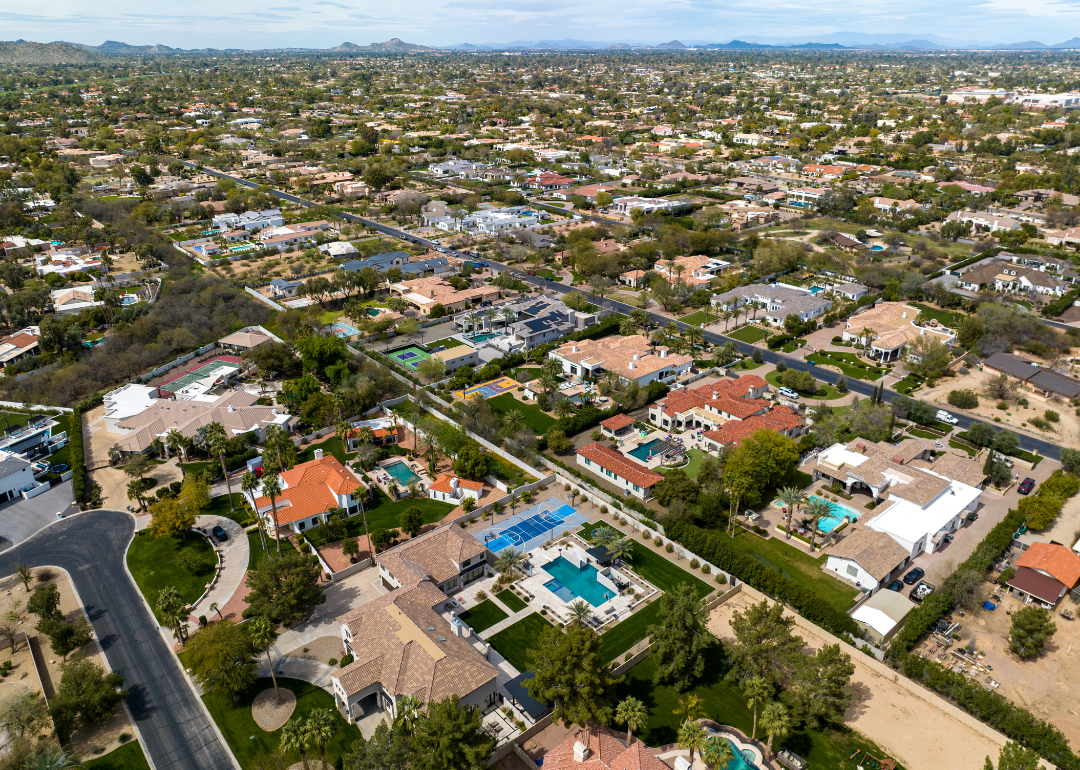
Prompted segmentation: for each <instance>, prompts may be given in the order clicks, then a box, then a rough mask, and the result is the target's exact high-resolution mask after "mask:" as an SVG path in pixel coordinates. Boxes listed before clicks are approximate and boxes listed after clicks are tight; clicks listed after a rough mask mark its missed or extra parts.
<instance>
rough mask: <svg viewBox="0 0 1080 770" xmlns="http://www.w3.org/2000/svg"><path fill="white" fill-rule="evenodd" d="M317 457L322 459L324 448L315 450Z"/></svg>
mask: <svg viewBox="0 0 1080 770" xmlns="http://www.w3.org/2000/svg"><path fill="white" fill-rule="evenodd" d="M315 459H316V460H321V459H322V450H321V449H316V450H315Z"/></svg>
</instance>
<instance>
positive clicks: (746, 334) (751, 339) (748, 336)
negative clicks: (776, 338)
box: [725, 326, 770, 345]
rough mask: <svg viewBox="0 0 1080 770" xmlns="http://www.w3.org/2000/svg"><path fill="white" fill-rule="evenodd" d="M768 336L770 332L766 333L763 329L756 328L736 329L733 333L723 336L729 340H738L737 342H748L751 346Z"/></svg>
mask: <svg viewBox="0 0 1080 770" xmlns="http://www.w3.org/2000/svg"><path fill="white" fill-rule="evenodd" d="M769 334H770V332H767V331H765V330H764V329H759V328H758V327H756V326H744V327H742V328H741V329H736V330H735V331H733V332H728V333H727V334H726V335H725V336H727V337H731V339H733V340H738V341H739V342H748V343H750V344H751V345H753V344H754V343H755V342H760V341H761V340H763V339H765V338H766V337H768V336H769Z"/></svg>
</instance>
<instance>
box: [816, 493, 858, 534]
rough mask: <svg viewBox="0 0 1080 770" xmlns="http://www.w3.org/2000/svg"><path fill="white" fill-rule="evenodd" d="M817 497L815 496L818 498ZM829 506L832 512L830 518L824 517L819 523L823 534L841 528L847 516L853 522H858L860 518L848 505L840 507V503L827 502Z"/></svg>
mask: <svg viewBox="0 0 1080 770" xmlns="http://www.w3.org/2000/svg"><path fill="white" fill-rule="evenodd" d="M816 496H817V495H815V497H816ZM825 502H827V503H828V504H829V510H830V511H831V512H832V514H831V515H829V516H822V517H821V520H820V521H818V529H820V530H821V531H822V532H832V531H833V530H834V529H836V528H837V527H839V526H840V524H841V522H843V521H844V517H845V516H849V517H850V518H851V520H852V521H856V520H858V518H859V514H858V512H857V511H855V510H852V509H851V508H848V507H847V506H846V505H840V503H834V502H833V501H832V500H826V501H825Z"/></svg>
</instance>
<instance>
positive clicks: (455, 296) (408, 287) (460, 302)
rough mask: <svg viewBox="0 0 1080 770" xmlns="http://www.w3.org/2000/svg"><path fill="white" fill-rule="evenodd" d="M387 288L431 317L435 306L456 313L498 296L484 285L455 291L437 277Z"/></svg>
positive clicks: (492, 288)
mask: <svg viewBox="0 0 1080 770" xmlns="http://www.w3.org/2000/svg"><path fill="white" fill-rule="evenodd" d="M388 288H389V289H390V293H391V294H399V295H400V296H401V297H402V298H403V299H404V300H405V301H406V302H408V303H409V304H410V305H412V306H413V307H415V308H416V309H418V310H419V311H420V313H421V315H431V310H432V308H434V307H435V306H436V305H442V307H443V308H444V309H445V310H446V312H448V313H457V312H460V311H462V310H465V309H466V308H468V307H471V306H473V305H475V304H479V303H481V302H491V301H494V300H497V299H498V298H499V294H500V292H499V288H498V287H497V286H488V285H486V284H484V285H481V286H476V287H474V288H471V289H455V288H454V287H453V286H451V285H450V284H448V283H447V282H446V281H444V280H443V279H442V278H440V277H438V276H429V277H427V278H415V279H413V280H407V281H402V282H401V283H392V284H390V286H389V287H388Z"/></svg>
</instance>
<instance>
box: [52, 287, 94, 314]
mask: <svg viewBox="0 0 1080 770" xmlns="http://www.w3.org/2000/svg"><path fill="white" fill-rule="evenodd" d="M49 295H50V297H51V298H52V306H53V311H54V312H55V313H56V314H57V315H70V314H72V313H79V312H81V311H83V310H85V309H87V308H92V307H101V306H102V305H104V304H105V303H104V302H98V301H96V300H95V299H94V292H93V290H92V289H91V290H88V289H53V290H52V291H51V292H49Z"/></svg>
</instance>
